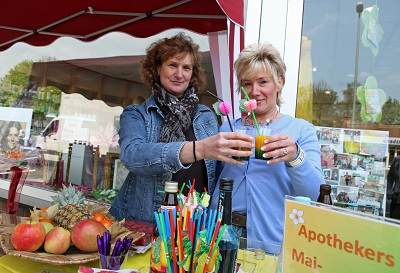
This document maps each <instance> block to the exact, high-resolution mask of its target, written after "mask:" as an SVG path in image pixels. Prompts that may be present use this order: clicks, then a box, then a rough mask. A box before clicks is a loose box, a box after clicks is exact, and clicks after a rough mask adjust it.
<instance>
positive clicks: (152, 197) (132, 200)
mask: <svg viewBox="0 0 400 273" xmlns="http://www.w3.org/2000/svg"><path fill="white" fill-rule="evenodd" d="M141 65H142V78H143V82H144V83H145V84H147V85H149V86H151V88H152V93H153V94H152V96H150V97H149V98H148V99H147V100H146V101H145V102H144V103H142V104H141V105H138V104H134V105H130V106H128V107H126V108H125V109H124V111H123V113H122V114H121V120H120V124H121V129H120V131H119V135H120V141H119V142H120V146H121V160H122V162H123V163H124V165H125V167H126V168H127V169H128V170H129V171H130V172H129V174H128V176H127V178H126V180H125V182H124V184H123V186H122V188H121V190H120V191H119V194H118V196H117V198H116V200H115V201H114V203H113V205H112V207H111V208H110V212H111V213H112V214H113V216H114V217H115V218H117V219H119V220H121V219H123V218H126V219H135V220H143V221H154V219H153V218H154V213H153V212H154V211H156V210H157V209H158V208H159V207H160V205H161V202H162V198H163V193H162V191H163V190H164V182H165V181H169V180H173V181H177V182H179V183H180V184H181V185H182V184H183V183H184V182H187V181H188V180H193V179H196V183H195V189H196V191H197V192H199V193H202V192H204V189H206V190H207V191H208V192H209V193H212V192H213V191H214V188H215V184H216V175H215V171H216V169H215V168H216V160H221V161H225V162H229V163H232V164H237V165H239V164H243V163H242V162H241V161H236V160H234V159H232V158H231V157H230V156H237V157H245V156H250V155H251V154H252V152H249V151H239V150H235V149H234V147H246V148H252V147H253V144H252V143H251V140H252V138H251V137H250V136H248V135H246V134H241V133H236V132H235V133H234V132H224V133H218V127H219V126H218V121H217V118H216V116H215V114H214V113H213V112H212V111H211V109H210V108H208V107H207V106H205V105H202V104H199V99H198V97H197V96H196V93H197V92H199V91H201V90H203V89H204V88H205V86H206V80H205V75H204V70H203V68H202V67H201V55H200V52H199V46H198V45H196V44H195V43H193V41H192V39H191V38H190V37H189V36H186V35H185V34H183V33H179V34H177V35H175V36H173V37H171V38H163V39H160V40H158V41H157V42H154V43H152V44H151V45H150V46H149V47H148V48H147V54H146V57H145V58H144V59H143V60H142V62H141ZM249 141H250V142H249ZM229 155H230V156H229ZM181 185H180V186H179V188H181ZM184 194H185V192H184Z"/></svg>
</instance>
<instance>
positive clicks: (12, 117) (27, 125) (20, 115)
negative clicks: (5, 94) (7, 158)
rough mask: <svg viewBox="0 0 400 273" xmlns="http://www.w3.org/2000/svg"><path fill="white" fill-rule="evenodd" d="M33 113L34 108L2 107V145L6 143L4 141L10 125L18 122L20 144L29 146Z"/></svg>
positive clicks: (0, 131) (0, 136) (0, 110)
mask: <svg viewBox="0 0 400 273" xmlns="http://www.w3.org/2000/svg"><path fill="white" fill-rule="evenodd" d="M32 114H33V109H30V108H14V107H0V141H1V143H0V145H2V146H5V145H6V144H5V143H3V142H4V141H5V139H6V137H7V136H6V135H7V134H8V130H9V127H10V125H11V124H18V125H17V127H18V130H19V133H18V135H19V138H20V140H19V145H21V146H27V143H28V139H29V137H30V132H31V123H32Z"/></svg>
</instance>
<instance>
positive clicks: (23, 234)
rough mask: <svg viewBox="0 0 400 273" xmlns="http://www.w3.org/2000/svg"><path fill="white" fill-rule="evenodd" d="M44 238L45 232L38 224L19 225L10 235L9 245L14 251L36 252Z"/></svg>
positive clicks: (26, 223)
mask: <svg viewBox="0 0 400 273" xmlns="http://www.w3.org/2000/svg"><path fill="white" fill-rule="evenodd" d="M45 237H46V230H45V228H44V227H43V225H42V224H39V222H36V223H31V222H25V223H19V224H18V225H16V226H15V227H14V229H13V232H12V234H11V244H12V245H13V246H14V248H15V249H16V250H22V251H35V250H38V249H39V248H40V247H41V246H42V244H43V242H44V239H45Z"/></svg>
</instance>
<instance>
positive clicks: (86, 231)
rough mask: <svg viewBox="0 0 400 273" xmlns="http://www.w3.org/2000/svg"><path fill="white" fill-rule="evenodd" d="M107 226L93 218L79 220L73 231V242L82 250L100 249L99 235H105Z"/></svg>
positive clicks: (92, 250)
mask: <svg viewBox="0 0 400 273" xmlns="http://www.w3.org/2000/svg"><path fill="white" fill-rule="evenodd" d="M105 231H107V228H106V227H105V226H103V225H102V224H101V223H99V222H97V221H96V220H93V219H85V220H82V221H79V222H78V223H77V224H76V225H75V226H74V228H73V229H72V232H71V240H72V243H73V244H74V245H75V246H76V247H77V248H78V249H80V250H82V251H86V252H94V251H97V250H98V246H97V235H100V236H103V234H104V232H105Z"/></svg>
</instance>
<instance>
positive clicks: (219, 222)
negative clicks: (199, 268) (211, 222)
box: [203, 218, 221, 273]
mask: <svg viewBox="0 0 400 273" xmlns="http://www.w3.org/2000/svg"><path fill="white" fill-rule="evenodd" d="M220 225H221V218H220V219H219V220H218V222H217V225H216V226H215V231H214V235H213V238H212V240H211V244H210V250H209V251H208V254H207V260H206V264H205V265H204V268H203V273H205V272H206V270H207V265H208V264H209V263H210V257H211V254H212V253H213V250H214V244H215V239H216V238H217V234H218V231H219V227H220Z"/></svg>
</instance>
